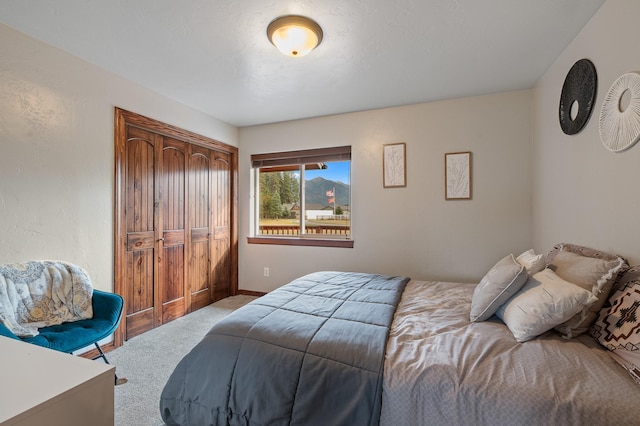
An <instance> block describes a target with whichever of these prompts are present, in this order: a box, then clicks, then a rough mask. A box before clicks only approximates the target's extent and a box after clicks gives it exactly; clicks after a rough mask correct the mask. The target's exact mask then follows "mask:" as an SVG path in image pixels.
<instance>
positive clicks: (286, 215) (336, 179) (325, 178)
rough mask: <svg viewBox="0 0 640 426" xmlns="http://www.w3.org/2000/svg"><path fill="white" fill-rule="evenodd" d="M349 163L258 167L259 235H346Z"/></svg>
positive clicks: (349, 224)
mask: <svg viewBox="0 0 640 426" xmlns="http://www.w3.org/2000/svg"><path fill="white" fill-rule="evenodd" d="M350 175H351V162H350V161H329V162H323V163H309V164H301V165H295V166H274V167H263V168H260V169H259V183H258V186H259V193H258V196H259V204H258V206H259V218H258V232H257V235H261V236H267V235H268V236H283V237H285V236H306V237H321V238H343V239H344V238H350V235H351V184H350Z"/></svg>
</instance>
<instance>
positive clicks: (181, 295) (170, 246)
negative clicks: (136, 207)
mask: <svg viewBox="0 0 640 426" xmlns="http://www.w3.org/2000/svg"><path fill="white" fill-rule="evenodd" d="M185 148H186V144H185V143H184V142H181V141H178V140H175V139H171V138H166V137H165V138H164V139H163V148H162V173H161V177H160V181H161V184H160V185H161V186H160V188H161V189H160V198H161V204H162V209H161V210H162V212H161V220H160V224H161V233H162V240H161V245H162V256H161V258H160V260H159V263H160V268H159V269H160V280H159V291H160V301H161V304H162V312H161V322H162V323H165V322H168V321H171V320H173V319H175V318H178V317H180V316H182V315H184V314H185V267H184V266H185V265H184V263H185V262H184V256H185V219H186V218H185V210H186V207H187V206H186V204H185V202H186V200H185V193H186V181H187V174H186V168H187V165H186V163H185V161H186V158H187V157H186V152H185Z"/></svg>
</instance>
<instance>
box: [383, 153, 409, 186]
mask: <svg viewBox="0 0 640 426" xmlns="http://www.w3.org/2000/svg"><path fill="white" fill-rule="evenodd" d="M406 149H407V144H406V143H404V142H400V143H390V144H385V145H383V146H382V179H383V183H382V184H383V187H384V188H404V187H406V186H407V160H406V157H405V156H406Z"/></svg>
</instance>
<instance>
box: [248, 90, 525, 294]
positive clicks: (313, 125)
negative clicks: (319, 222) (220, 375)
mask: <svg viewBox="0 0 640 426" xmlns="http://www.w3.org/2000/svg"><path fill="white" fill-rule="evenodd" d="M530 102H531V98H530V92H529V91H519V92H511V93H503V94H496V95H491V96H481V97H472V98H464V99H454V100H449V101H443V102H434V103H428V104H420V105H413V106H405V107H398V108H389V109H381V110H374V111H366V112H359V113H353V114H343V115H338V116H330V117H320V118H314V119H309V120H300V121H293V122H286V123H278V124H271V125H264V126H255V127H247V128H241V129H240V165H239V167H240V170H239V172H240V178H239V183H240V188H239V192H240V200H239V210H240V217H239V234H240V247H239V252H240V270H239V282H240V288H241V289H245V290H254V291H269V290H272V289H274V288H277V287H278V286H280V285H282V284H284V283H286V282H288V281H290V280H291V279H293V278H296V277H298V276H300V275H303V274H306V273H309V272H312V271H317V270H324V269H330V270H355V271H364V272H376V273H386V274H402V275H408V276H411V277H412V278H415V279H443V280H461V281H478V280H479V279H480V278H482V276H483V275H484V274H485V273H486V271H487V270H488V269H489V268H490V267H491V266H492V265H493V264H494V263H495V262H496V261H498V260H499V259H500V258H502V257H503V256H505V255H507V254H508V253H510V252H514V253H515V252H520V251H524V250H526V249H528V248H530V247H529V244H530V242H531V241H530V240H531V229H530V224H531V191H530V188H531V167H530V155H531V136H530V135H531V122H530V121H531V120H530V117H531V110H530ZM393 142H406V144H407V187H406V188H393V189H383V187H382V145H383V144H385V143H393ZM342 145H351V146H352V172H351V173H352V175H351V183H352V212H351V213H352V228H353V237H354V240H355V247H354V248H353V249H345V248H320V247H291V246H270V245H257V244H248V243H247V241H246V237H247V236H248V232H249V223H250V217H249V207H250V192H249V186H250V185H249V184H250V182H249V170H250V163H249V160H250V156H251V154H256V153H264V152H269V151H286V150H294V149H306V148H322V147H328V146H342ZM456 151H472V152H473V200H471V201H460V200H458V201H445V200H444V154H445V152H456ZM265 266H266V267H269V268H270V277H268V278H267V277H263V267H265Z"/></svg>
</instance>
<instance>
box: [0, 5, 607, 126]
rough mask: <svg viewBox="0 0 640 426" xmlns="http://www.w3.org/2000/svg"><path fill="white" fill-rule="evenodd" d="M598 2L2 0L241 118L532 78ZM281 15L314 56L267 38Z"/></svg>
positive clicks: (192, 99) (96, 55) (426, 97)
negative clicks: (313, 25) (316, 42)
mask: <svg viewBox="0 0 640 426" xmlns="http://www.w3.org/2000/svg"><path fill="white" fill-rule="evenodd" d="M603 3H604V0H348V1H346V0H300V1H295V0H269V1H264V0H188V1H175V0H110V1H87V0H20V1H15V0H0V22H3V23H5V24H6V25H9V26H11V27H13V28H15V29H17V30H19V31H22V32H24V33H26V34H29V35H31V36H33V37H35V38H37V39H40V40H43V41H45V42H47V43H49V44H51V45H53V46H57V47H59V48H60V49H63V50H65V51H67V52H70V53H72V54H73V55H76V56H78V57H80V58H83V59H85V60H86V61H88V62H91V63H94V64H96V65H99V66H100V67H103V68H105V69H107V70H110V71H112V72H114V73H116V74H118V75H121V76H123V77H125V78H127V79H129V80H132V81H134V82H136V83H138V84H140V85H142V86H145V87H148V88H150V89H152V90H153V91H155V92H157V93H160V94H162V95H164V96H167V97H169V98H171V99H174V100H176V101H179V102H182V103H184V104H186V105H189V106H191V107H193V108H195V109H197V110H200V111H203V112H205V113H207V114H209V115H212V116H214V117H216V118H217V119H220V120H222V121H225V122H227V123H229V124H232V125H234V126H238V127H242V126H248V125H255V124H264V123H272V122H279V121H287V120H294V119H300V118H308V117H316V116H323V115H331V114H339V113H345V112H353V111H361V110H368V109H376V108H384V107H391V106H398V105H407V104H414V103H422V102H429V101H435V100H442V99H450V98H457V97H464V96H474V95H482V94H487V93H495V92H502V91H510V90H519V89H527V88H531V87H532V86H533V85H534V84H535V82H536V81H537V80H538V79H539V78H540V77H541V76H542V75H543V74H544V73H545V71H546V70H547V69H548V68H549V66H550V65H551V64H552V63H553V61H554V60H555V59H556V58H557V57H558V56H559V55H560V53H561V52H562V51H563V50H564V49H565V47H566V46H567V45H568V44H569V43H570V42H571V40H573V38H574V37H575V36H576V35H577V34H578V32H579V31H580V29H581V28H582V27H583V26H584V25H585V24H586V23H587V21H588V20H589V19H590V18H591V16H593V15H594V13H595V12H596V11H597V10H598V8H599V7H600V6H601V5H602V4H603ZM286 14H300V15H305V16H308V17H311V18H312V19H314V20H315V21H317V22H318V23H319V24H320V26H321V27H322V28H323V31H324V39H323V41H322V43H321V44H320V46H319V47H318V48H317V49H316V50H314V51H312V52H311V53H310V54H309V55H307V56H305V57H302V58H290V57H286V56H284V55H282V54H281V53H280V52H279V51H278V50H277V49H276V48H275V47H273V45H271V44H270V42H269V41H268V40H267V37H266V28H267V25H268V24H269V22H270V21H271V20H273V19H274V18H276V17H278V16H281V15H286ZM578 59H580V58H576V60H578Z"/></svg>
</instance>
